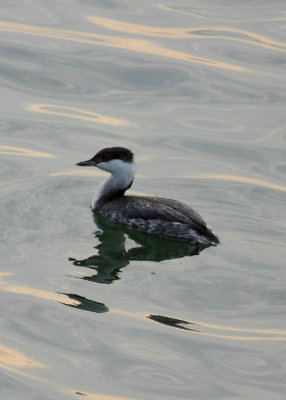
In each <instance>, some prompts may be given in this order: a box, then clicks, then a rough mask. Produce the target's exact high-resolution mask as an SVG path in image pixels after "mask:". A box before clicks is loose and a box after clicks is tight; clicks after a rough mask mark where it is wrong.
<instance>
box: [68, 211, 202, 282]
mask: <svg viewBox="0 0 286 400" xmlns="http://www.w3.org/2000/svg"><path fill="white" fill-rule="evenodd" d="M94 222H95V224H96V226H97V228H98V230H97V231H96V233H95V236H96V238H97V239H98V241H99V244H98V245H97V246H96V247H95V248H96V249H97V254H95V255H93V256H91V257H88V258H85V259H83V260H78V259H75V258H69V260H70V261H72V262H73V264H74V265H76V266H78V267H85V268H89V269H91V270H94V271H95V274H93V275H91V276H84V277H82V279H86V280H88V281H92V282H97V283H102V284H110V283H112V282H114V281H116V280H118V279H120V277H119V273H120V272H121V271H122V269H123V268H124V267H126V266H127V265H128V264H129V263H130V261H153V262H159V261H164V260H171V259H174V258H182V257H185V256H194V255H198V254H199V253H200V252H201V251H202V250H204V249H205V248H206V247H208V246H205V245H204V246H202V245H200V246H199V245H192V244H190V243H186V242H179V241H174V240H166V239H161V238H157V237H153V236H150V235H148V234H146V233H142V232H138V231H135V230H131V229H128V228H124V227H121V226H118V225H116V224H114V223H112V222H110V221H108V220H107V219H106V218H104V217H102V216H99V215H96V214H94ZM130 241H131V243H132V241H133V243H132V244H134V246H133V247H131V248H129V249H126V247H127V245H128V244H130Z"/></svg>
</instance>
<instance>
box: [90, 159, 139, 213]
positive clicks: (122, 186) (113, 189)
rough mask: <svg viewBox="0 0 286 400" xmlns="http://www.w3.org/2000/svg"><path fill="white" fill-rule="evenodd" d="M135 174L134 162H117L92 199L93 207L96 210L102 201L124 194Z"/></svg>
mask: <svg viewBox="0 0 286 400" xmlns="http://www.w3.org/2000/svg"><path fill="white" fill-rule="evenodd" d="M134 175H135V164H134V163H126V162H124V163H117V165H115V166H114V168H113V170H112V171H111V176H110V177H109V178H108V179H106V180H105V181H104V182H102V183H101V185H100V186H99V188H98V190H97V192H96V194H95V196H94V198H93V200H92V205H91V206H92V209H93V210H95V209H96V208H97V206H98V205H99V204H100V202H101V201H107V200H111V199H114V198H116V197H122V196H124V193H125V192H126V190H127V189H129V188H130V187H131V185H132V183H133V180H134Z"/></svg>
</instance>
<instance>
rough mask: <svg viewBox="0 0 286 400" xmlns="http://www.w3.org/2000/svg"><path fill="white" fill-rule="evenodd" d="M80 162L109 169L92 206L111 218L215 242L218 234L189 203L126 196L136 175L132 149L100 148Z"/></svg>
mask: <svg viewBox="0 0 286 400" xmlns="http://www.w3.org/2000/svg"><path fill="white" fill-rule="evenodd" d="M77 165H79V166H96V167H97V168H100V169H102V170H104V171H107V172H110V173H111V176H110V177H109V178H108V179H107V180H106V181H105V182H103V183H102V184H101V185H100V187H99V190H98V191H97V193H96V194H95V196H94V198H93V200H92V205H91V206H92V210H93V211H94V212H95V213H98V214H99V215H102V216H104V217H106V218H107V219H109V220H110V221H112V222H115V223H118V224H121V225H123V226H126V227H129V228H131V229H135V230H138V231H142V232H146V233H148V234H150V235H154V236H159V237H162V238H168V239H176V240H184V241H188V242H190V243H197V244H202V245H216V244H218V243H219V239H218V237H217V236H216V235H215V234H214V233H213V232H212V231H211V230H210V229H209V228H208V226H207V224H206V223H205V221H204V220H203V218H202V217H201V216H200V215H199V214H198V213H197V212H196V211H194V210H193V209H192V208H191V207H189V206H187V205H185V204H183V203H181V202H179V201H177V200H173V199H165V198H161V197H148V196H126V195H125V191H126V190H127V189H129V188H130V187H131V185H132V182H133V179H134V175H135V164H134V159H133V153H132V152H131V151H130V150H128V149H125V148H123V147H111V148H106V149H103V150H101V151H99V152H98V153H97V154H96V155H95V156H94V157H93V158H92V159H91V160H88V161H83V162H80V163H78V164H77Z"/></svg>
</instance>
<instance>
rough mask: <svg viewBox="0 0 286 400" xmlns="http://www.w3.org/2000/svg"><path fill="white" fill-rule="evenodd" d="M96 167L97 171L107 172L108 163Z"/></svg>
mask: <svg viewBox="0 0 286 400" xmlns="http://www.w3.org/2000/svg"><path fill="white" fill-rule="evenodd" d="M96 167H97V168H99V169H102V170H103V171H108V172H109V168H108V163H106V162H101V163H98V164H96Z"/></svg>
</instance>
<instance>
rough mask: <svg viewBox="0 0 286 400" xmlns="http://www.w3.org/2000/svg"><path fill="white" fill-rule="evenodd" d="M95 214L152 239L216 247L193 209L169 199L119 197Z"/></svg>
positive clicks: (209, 232) (101, 206) (102, 205)
mask: <svg viewBox="0 0 286 400" xmlns="http://www.w3.org/2000/svg"><path fill="white" fill-rule="evenodd" d="M94 211H95V212H96V213H99V214H100V215H102V216H104V217H106V218H108V219H110V220H111V221H113V222H116V223H119V224H121V225H124V226H128V227H130V228H133V229H136V230H139V231H143V232H146V233H149V234H151V235H154V236H159V237H166V238H169V239H171V238H173V239H177V240H187V241H190V242H196V243H200V244H217V243H219V240H218V238H217V237H216V236H215V235H214V233H213V232H212V231H211V230H210V229H209V228H208V227H207V225H206V223H205V222H204V220H203V219H202V217H201V216H200V215H199V214H198V213H197V212H195V211H194V210H193V209H192V208H190V207H188V206H186V205H185V204H183V203H181V202H179V201H177V200H172V199H164V198H160V197H147V196H146V197H141V196H140V197H139V196H121V197H119V198H118V197H116V198H113V199H110V200H105V201H100V202H99V203H98V205H97V207H96V208H95V210H94Z"/></svg>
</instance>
